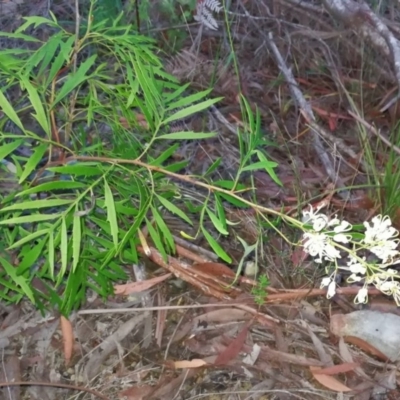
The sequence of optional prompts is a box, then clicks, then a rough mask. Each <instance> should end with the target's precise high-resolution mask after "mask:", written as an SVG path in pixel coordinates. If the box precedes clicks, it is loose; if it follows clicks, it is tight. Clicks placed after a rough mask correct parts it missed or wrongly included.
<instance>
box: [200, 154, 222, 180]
mask: <svg viewBox="0 0 400 400" xmlns="http://www.w3.org/2000/svg"><path fill="white" fill-rule="evenodd" d="M221 161H222V157H218V158H217V159H216V160H215V161H214V162H213V163H212V164H211V165H210V166H209V167H208V169H207V171H206V172H205V174H204V176H208V175H210V174H212V173H213V172H214V171H215V170H216V169H217V168H218V167H219V165H220V164H221Z"/></svg>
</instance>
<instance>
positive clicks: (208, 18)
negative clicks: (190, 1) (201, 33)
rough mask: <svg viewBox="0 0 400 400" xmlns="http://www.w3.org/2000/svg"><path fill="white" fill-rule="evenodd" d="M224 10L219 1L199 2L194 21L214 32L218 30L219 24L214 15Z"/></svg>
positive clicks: (204, 0)
mask: <svg viewBox="0 0 400 400" xmlns="http://www.w3.org/2000/svg"><path fill="white" fill-rule="evenodd" d="M221 10H222V6H221V3H220V2H219V0H198V1H197V6H196V15H195V17H194V19H195V20H196V21H198V22H200V23H201V24H202V25H204V26H206V27H207V28H209V29H212V30H218V22H217V20H216V19H215V18H214V16H213V15H212V13H213V11H214V12H217V13H218V12H220V11H221Z"/></svg>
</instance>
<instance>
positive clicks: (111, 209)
mask: <svg viewBox="0 0 400 400" xmlns="http://www.w3.org/2000/svg"><path fill="white" fill-rule="evenodd" d="M104 199H105V206H106V209H107V221H108V222H109V223H110V228H111V236H112V238H113V242H114V246H115V247H117V246H118V231H119V229H118V222H117V213H116V211H115V203H114V196H113V194H112V192H111V189H110V186H109V185H108V182H107V180H106V179H104Z"/></svg>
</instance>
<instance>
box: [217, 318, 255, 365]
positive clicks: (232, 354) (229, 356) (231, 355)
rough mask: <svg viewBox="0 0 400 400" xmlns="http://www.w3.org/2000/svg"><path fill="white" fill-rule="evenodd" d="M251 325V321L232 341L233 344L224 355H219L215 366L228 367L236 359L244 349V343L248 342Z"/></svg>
mask: <svg viewBox="0 0 400 400" xmlns="http://www.w3.org/2000/svg"><path fill="white" fill-rule="evenodd" d="M250 325H251V321H250V322H248V323H247V324H246V325H245V326H244V327H243V329H242V330H241V331H240V332H239V334H238V335H237V337H236V338H235V339H234V340H232V342H231V343H230V344H229V345H228V346H227V347H226V349H225V350H224V351H223V352H222V353H220V354H218V357H217V359H216V360H215V363H214V365H227V364H228V363H229V361H231V360H233V359H235V358H236V357H237V356H238V355H239V353H240V351H241V350H242V348H243V345H244V342H245V341H246V338H247V332H248V330H249V327H250Z"/></svg>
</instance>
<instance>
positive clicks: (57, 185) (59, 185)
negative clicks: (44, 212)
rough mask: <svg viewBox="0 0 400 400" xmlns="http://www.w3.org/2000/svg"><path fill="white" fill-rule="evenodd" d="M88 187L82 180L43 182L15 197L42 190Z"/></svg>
mask: <svg viewBox="0 0 400 400" xmlns="http://www.w3.org/2000/svg"><path fill="white" fill-rule="evenodd" d="M84 187H86V185H85V184H83V183H82V182H73V181H54V182H46V183H42V184H40V185H38V186H34V187H31V188H29V189H26V190H23V191H22V192H19V193H17V194H16V195H15V197H23V196H26V195H28V194H33V193H41V192H51V191H53V190H63V191H64V190H70V189H81V188H84Z"/></svg>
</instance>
